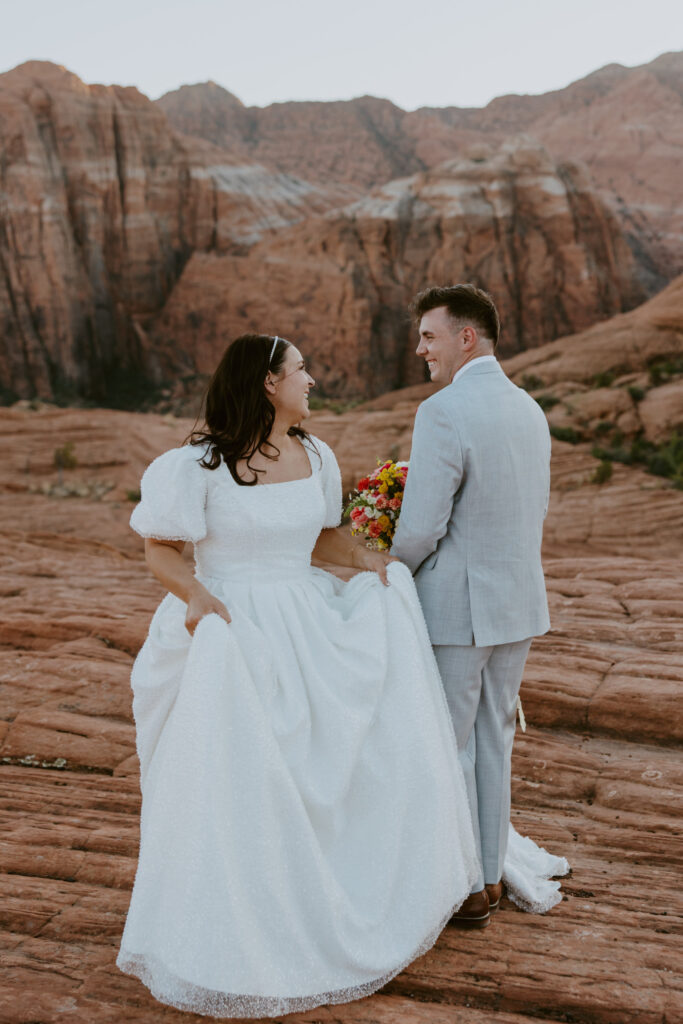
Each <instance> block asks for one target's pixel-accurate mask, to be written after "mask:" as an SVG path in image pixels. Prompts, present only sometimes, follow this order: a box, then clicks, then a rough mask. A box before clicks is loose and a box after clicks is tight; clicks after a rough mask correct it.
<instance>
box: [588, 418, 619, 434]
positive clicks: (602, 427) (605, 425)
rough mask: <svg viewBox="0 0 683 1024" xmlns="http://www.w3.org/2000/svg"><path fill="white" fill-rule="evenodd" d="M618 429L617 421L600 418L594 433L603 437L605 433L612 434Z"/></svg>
mask: <svg viewBox="0 0 683 1024" xmlns="http://www.w3.org/2000/svg"><path fill="white" fill-rule="evenodd" d="M615 429H616V423H612V421H611V420H600V422H599V423H596V424H595V428H594V431H593V432H594V434H595V436H596V437H602V436H603V434H611V433H612V431H613V430H615Z"/></svg>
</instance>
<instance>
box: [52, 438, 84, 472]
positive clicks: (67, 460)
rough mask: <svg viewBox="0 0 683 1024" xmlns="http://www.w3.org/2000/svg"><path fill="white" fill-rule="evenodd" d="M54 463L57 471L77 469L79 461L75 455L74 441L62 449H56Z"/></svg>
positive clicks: (67, 443) (64, 445) (68, 442)
mask: <svg viewBox="0 0 683 1024" xmlns="http://www.w3.org/2000/svg"><path fill="white" fill-rule="evenodd" d="M53 461H54V465H55V467H56V468H57V469H75V468H76V466H77V465H78V459H77V458H76V455H75V454H74V443H73V441H67V442H66V444H63V445H62V446H61V448H55V453H54V458H53Z"/></svg>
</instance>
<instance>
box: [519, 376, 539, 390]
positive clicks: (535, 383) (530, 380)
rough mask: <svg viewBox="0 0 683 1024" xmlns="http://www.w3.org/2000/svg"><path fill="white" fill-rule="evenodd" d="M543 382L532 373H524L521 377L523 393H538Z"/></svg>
mask: <svg viewBox="0 0 683 1024" xmlns="http://www.w3.org/2000/svg"><path fill="white" fill-rule="evenodd" d="M543 383H544V382H543V380H541V378H540V377H537V376H536V375H535V374H533V373H525V374H524V376H523V377H522V387H523V388H524V390H525V391H538V389H539V388H542V387H543Z"/></svg>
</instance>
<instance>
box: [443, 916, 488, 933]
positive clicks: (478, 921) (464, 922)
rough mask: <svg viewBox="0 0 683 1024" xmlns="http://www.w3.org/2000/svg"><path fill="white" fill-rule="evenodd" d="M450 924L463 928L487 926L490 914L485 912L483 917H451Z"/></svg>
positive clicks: (470, 928)
mask: <svg viewBox="0 0 683 1024" xmlns="http://www.w3.org/2000/svg"><path fill="white" fill-rule="evenodd" d="M451 924H452V925H455V927H456V928H465V929H467V930H472V929H476V928H488V926H489V925H490V924H491V917H490V914H486V915H485V916H484V917H457V916H455V917H452V918H451Z"/></svg>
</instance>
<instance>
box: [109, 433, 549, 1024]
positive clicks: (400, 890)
mask: <svg viewBox="0 0 683 1024" xmlns="http://www.w3.org/2000/svg"><path fill="white" fill-rule="evenodd" d="M305 447H306V450H307V453H308V457H309V463H310V470H311V472H310V475H309V476H307V477H304V478H302V479H300V480H292V481H289V482H284V483H274V484H259V485H257V486H254V487H243V486H240V485H238V484H237V483H236V482H235V481H234V480H233V478H232V476H231V474H230V472H229V470H228V468H227V466H225V465H224V464H222V465H221V466H220V467H219V468H218V469H217V470H214V471H209V470H207V469H205V468H203V467H202V466H201V465H200V464H199V459H200V458H201V456H202V454H203V450H202V449H198V448H193V447H189V446H188V447H184V448H179V449H173V450H171V451H169V452H166V453H164V454H163V455H161V456H160V457H159V458H158V459H156V460H155V461H154V462H153V463H152V464H151V465H150V466H149V467H148V469H147V470H146V472H145V474H144V476H143V479H142V485H141V492H142V500H141V502H140V504H139V505H138V506H137V507H136V509H135V510H134V512H133V515H132V517H131V525H132V526H133V528H134V529H135V530H136V531H137V532H138V533H140V534H141V535H142V536H145V537H155V538H158V539H166V540H187V541H192V542H193V543H194V545H195V571H196V575H197V576H198V578H199V579H200V580H201V581H202V582H203V583H204V584H205V586H206V587H207V588H208V589H209V590H210V591H211V592H212V593H213V594H214V595H216V596H217V597H218V598H220V600H222V601H223V602H224V603H225V605H226V606H227V608H228V610H229V612H230V615H231V618H232V622H231V623H230V624H228V623H226V622H225V621H224V620H223V619H221V618H220V617H219V616H217V615H208V616H206V617H205V618H203V619H202V620H201V621H200V623H199V625H198V626H197V628H196V630H195V633H194V636H193V637H190V635H189V633H188V632H187V630H186V629H185V625H184V619H185V614H186V605H185V604H184V603H183V602H182V601H180V600H179V599H178V598H176V597H175V596H173V595H171V594H168V595H167V596H166V597H165V598H164V599H163V601H162V602H161V604H160V606H159V608H158V609H157V611H156V613H155V615H154V617H153V619H152V623H151V625H150V629H149V634H148V637H147V639H146V641H145V644H144V646H143V647H142V649H141V651H140V653H139V655H138V657H137V659H136V661H135V665H134V668H133V673H132V678H131V683H132V688H133V710H134V714H135V723H136V736H137V750H138V755H139V758H140V767H141V789H142V813H141V828H140V851H139V860H138V868H137V873H136V878H135V884H134V888H133V893H132V896H131V902H130V907H129V911H128V916H127V919H126V925H125V929H124V933H123V937H122V940H121V947H120V951H119V954H118V957H117V965H118V966H119V967H120V968H121V970H123V971H125V972H127V973H130V974H133V975H136V976H137V977H139V978H140V979H141V980H142V981H143V982H144V984H145V985H147V987H148V988H149V989H150V991H151V992H152V994H153V995H154V996H155V997H156V998H157V999H158V1000H159V1001H160V1002H163V1003H166V1004H169V1005H172V1006H175V1007H178V1008H179V1009H183V1010H187V1011H192V1012H195V1013H200V1014H205V1015H210V1016H217V1017H266V1016H280V1015H283V1014H286V1013H289V1012H292V1011H294V1010H304V1009H309V1008H312V1007H314V1006H317V1005H320V1004H324V1003H338V1002H346V1001H349V1000H351V999H356V998H359V997H361V996H364V995H367V994H369V993H371V992H373V991H375V990H376V989H378V988H380V987H381V986H382V985H384V984H385V983H386V982H387V981H388V980H389V979H390V978H391V977H393V976H394V975H395V974H396V973H398V971H400V970H401V969H402V968H403V967H404V966H405V965H406V964H408V963H409V962H410V961H411V960H413V959H415V957H417V956H418V955H420V954H421V953H422V952H424V951H425V950H426V949H428V948H429V947H430V946H431V945H432V944H433V942H434V941H435V940H436V938H437V936H438V934H439V932H440V931H441V929H442V927H443V926H444V924H445V923H446V921H447V920H448V918H449V917H450V915H451V913H452V912H453V910H454V909H456V908H457V907H458V906H459V905H460V904H461V902H462V901H463V900H464V899H465V897H466V896H467V895H468V893H469V891H470V887H471V884H472V882H473V880H474V878H475V877H476V874H477V862H476V854H475V848H474V840H473V836H472V827H471V822H470V816H469V811H468V807H467V797H466V792H465V787H464V781H463V777H462V772H461V769H460V765H459V761H458V757H457V751H456V746H455V741H454V736H453V731H452V725H451V721H450V717H449V714H448V710H447V707H446V703H445V698H444V695H443V690H442V687H441V682H440V679H439V675H438V670H437V667H436V662H435V661H434V657H433V654H432V649H431V645H430V642H429V638H428V636H427V631H426V627H425V623H424V618H423V616H422V613H421V609H420V605H419V602H418V600H417V595H416V591H415V588H414V584H413V580H412V576H411V574H410V571H409V570H408V569H407V568H406V567H405V566H404V565H402V564H401V563H392V564H391V565H390V566H389V570H388V571H389V579H390V583H391V585H390V586H389V587H388V588H387V587H384V586H383V585H382V583H381V582H380V580H379V577H378V576H377V574H376V573H370V572H364V573H360V574H358V575H356V576H355V577H353V579H351V580H350V581H349V582H342V581H341V580H339V579H337V578H336V577H335V576H333V575H332V574H330V573H327V572H325V571H323V570H321V569H317V568H315V567H313V566H311V561H310V560H311V553H312V550H313V547H314V545H315V542H316V540H317V538H318V535H319V533H320V530H321V529H323V528H325V527H334V526H337V525H338V524H339V521H340V512H341V482H340V476H339V469H338V467H337V463H336V460H335V458H334V455H333V453H332V452H331V450H330V449H329V448H328V447H327V445H325V444H324V443H323V442H322V441H319V440H317V439H313V441H312V442H311V443H307V444H306V445H305ZM518 838H520V837H518ZM531 845H532V846H533V844H531ZM535 849H536V850H537V848H535ZM520 879H521V883H520V886H521V890H522V891H523V890H524V887H525V885H526V886H527V891H526V895H523V899H527V903H528V904H529V905H533V903H534V892H535V889H534V885H533V883H530V882H529V869H528V863H525V864H522V866H521V868H520ZM549 884H550V885H551V886H552V885H555V886H556V883H549ZM551 902H555V899H554V897H553V898H552V899H551ZM536 909H539V907H536Z"/></svg>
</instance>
